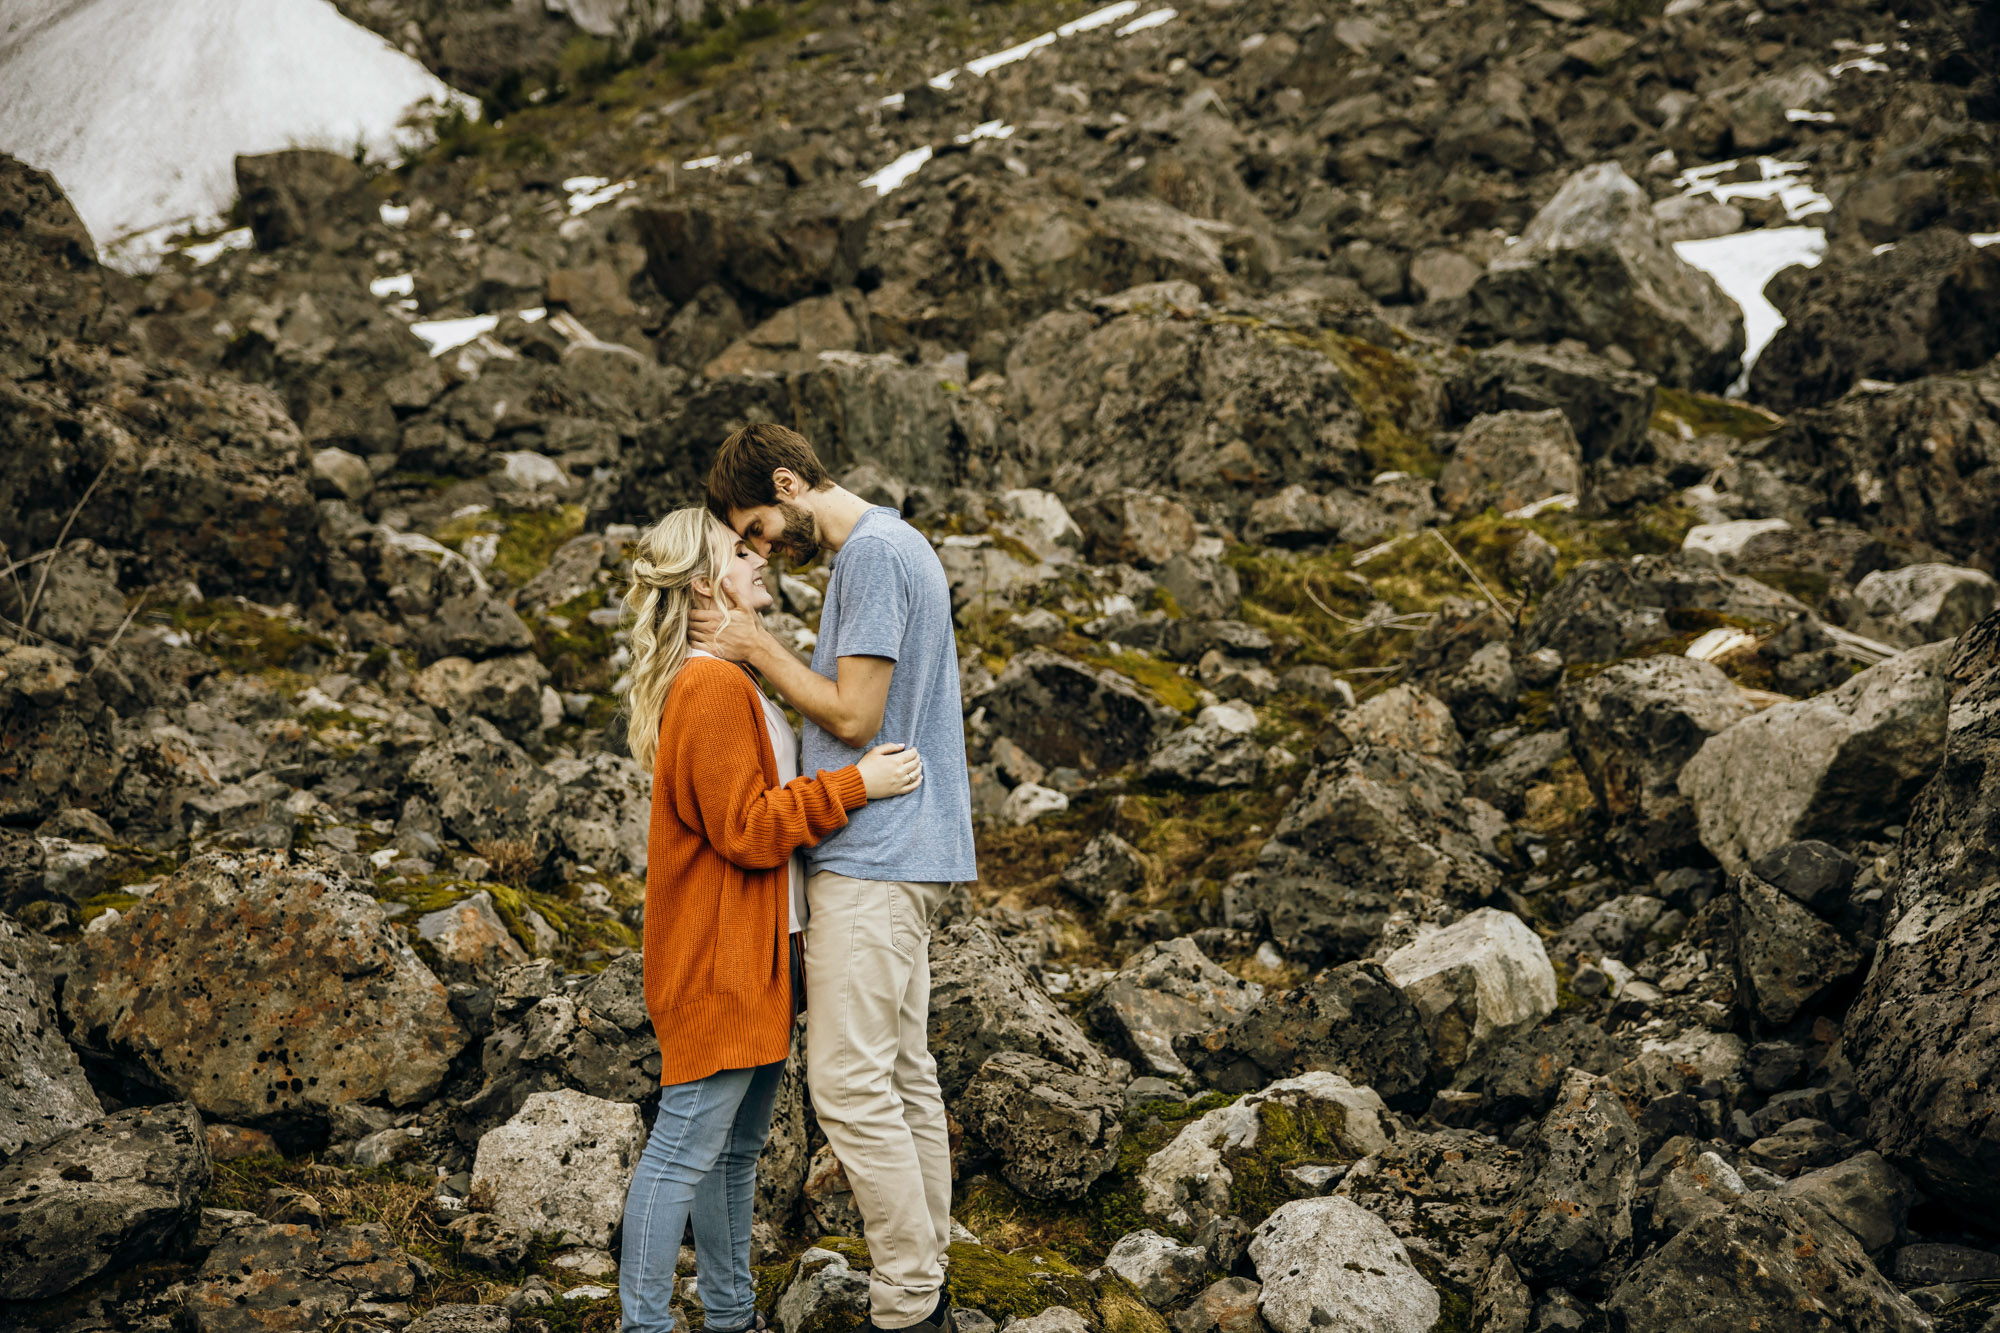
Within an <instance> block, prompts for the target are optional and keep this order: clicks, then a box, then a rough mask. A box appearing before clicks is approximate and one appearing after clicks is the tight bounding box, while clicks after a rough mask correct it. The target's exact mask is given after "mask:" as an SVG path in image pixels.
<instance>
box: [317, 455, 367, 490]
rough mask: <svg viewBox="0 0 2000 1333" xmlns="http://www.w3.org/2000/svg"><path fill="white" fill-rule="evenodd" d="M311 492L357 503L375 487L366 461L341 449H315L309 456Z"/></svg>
mask: <svg viewBox="0 0 2000 1333" xmlns="http://www.w3.org/2000/svg"><path fill="white" fill-rule="evenodd" d="M312 485H313V493H314V494H316V495H321V496H325V497H327V498H333V497H336V496H337V497H339V498H341V499H344V500H352V501H355V502H356V503H359V502H360V501H361V500H363V499H365V498H367V495H368V492H370V491H372V490H374V489H375V474H374V473H373V472H370V471H369V470H368V460H367V459H365V458H362V457H361V456H360V455H359V454H351V453H349V452H347V450H345V449H315V450H314V451H313V456H312Z"/></svg>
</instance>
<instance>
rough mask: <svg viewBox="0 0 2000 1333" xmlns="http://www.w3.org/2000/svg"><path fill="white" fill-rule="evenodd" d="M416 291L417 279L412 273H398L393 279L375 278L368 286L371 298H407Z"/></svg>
mask: <svg viewBox="0 0 2000 1333" xmlns="http://www.w3.org/2000/svg"><path fill="white" fill-rule="evenodd" d="M416 290H417V278H416V275H415V274H413V273H398V274H397V275H396V276H395V277H393V278H377V279H375V280H374V281H373V282H371V283H369V284H368V292H369V295H371V296H382V297H388V296H408V295H410V294H411V293H412V292H414V291H416Z"/></svg>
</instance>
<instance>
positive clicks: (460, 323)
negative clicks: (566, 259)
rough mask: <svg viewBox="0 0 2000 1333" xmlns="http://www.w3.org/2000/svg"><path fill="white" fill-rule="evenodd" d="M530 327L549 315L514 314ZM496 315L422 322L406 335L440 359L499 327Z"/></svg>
mask: <svg viewBox="0 0 2000 1333" xmlns="http://www.w3.org/2000/svg"><path fill="white" fill-rule="evenodd" d="M514 313H515V314H517V315H519V316H520V317H521V318H522V319H523V320H526V321H527V322H528V323H530V324H532V323H534V322H535V321H536V320H538V319H541V318H543V317H545V316H546V315H547V314H548V313H549V312H548V310H547V309H546V308H544V307H542V306H536V307H535V308H534V309H532V310H517V311H515V312H514ZM500 319H501V317H500V316H499V315H467V316H465V317H464V318H462V319H425V320H419V321H417V322H416V323H415V324H412V325H410V332H411V333H414V334H416V335H417V336H418V337H419V338H422V339H423V340H424V341H425V342H426V343H428V344H429V345H430V349H431V355H432V356H443V355H444V354H445V353H446V352H449V351H451V350H452V349H453V348H454V347H463V346H465V345H466V344H467V343H469V342H471V341H472V340H473V339H475V338H483V337H485V336H486V335H487V334H489V333H491V332H493V330H495V329H497V328H499V327H500Z"/></svg>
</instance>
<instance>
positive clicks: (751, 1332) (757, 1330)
mask: <svg viewBox="0 0 2000 1333" xmlns="http://www.w3.org/2000/svg"><path fill="white" fill-rule="evenodd" d="M769 1327H770V1326H769V1325H768V1324H766V1323H765V1322H764V1316H763V1315H761V1314H760V1315H758V1316H757V1317H756V1318H754V1319H752V1320H751V1321H750V1322H749V1323H747V1324H745V1325H744V1326H743V1327H741V1328H732V1329H726V1330H725V1329H719V1328H712V1329H710V1330H708V1333H765V1330H766V1329H768V1328H769Z"/></svg>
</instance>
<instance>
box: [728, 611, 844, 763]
mask: <svg viewBox="0 0 2000 1333" xmlns="http://www.w3.org/2000/svg"><path fill="white" fill-rule="evenodd" d="M750 665H751V666H753V667H756V668H757V670H758V672H759V673H760V674H762V675H763V677H764V679H765V680H768V681H770V682H771V684H773V685H774V686H776V687H777V690H778V693H779V694H782V695H784V696H785V702H786V703H789V704H790V705H791V706H792V707H794V708H796V709H798V710H799V712H801V713H803V714H805V716H806V717H807V718H809V719H811V720H812V721H813V722H814V723H816V724H817V725H818V726H820V727H821V728H823V729H824V730H826V731H829V732H831V733H833V734H834V735H835V736H838V737H839V738H840V739H842V740H843V741H845V740H847V731H848V728H849V725H850V719H849V718H848V717H847V711H846V710H845V709H844V708H843V707H842V705H841V698H840V685H839V683H838V682H837V681H831V680H828V679H827V678H826V677H825V676H822V675H820V674H819V672H817V671H814V670H813V669H812V668H811V667H809V666H807V665H806V664H805V663H804V662H801V661H799V659H798V658H796V657H794V656H792V653H791V650H790V649H788V648H786V647H785V645H784V644H782V643H780V642H778V640H777V638H776V637H775V636H773V635H769V634H764V635H760V636H758V640H757V647H756V650H755V651H754V652H753V653H752V654H751V659H750ZM850 743H851V742H850Z"/></svg>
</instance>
